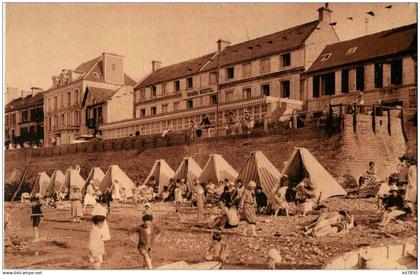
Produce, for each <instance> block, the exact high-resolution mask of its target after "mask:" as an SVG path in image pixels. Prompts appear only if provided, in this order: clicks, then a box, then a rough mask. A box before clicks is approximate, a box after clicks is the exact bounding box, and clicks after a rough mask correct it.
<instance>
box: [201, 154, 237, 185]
mask: <svg viewBox="0 0 420 275" xmlns="http://www.w3.org/2000/svg"><path fill="white" fill-rule="evenodd" d="M237 177H238V172H236V171H235V169H233V167H232V166H230V164H229V163H228V162H227V161H226V160H225V159H224V158H223V157H222V156H221V155H219V154H211V155H210V158H209V160H208V161H207V163H206V165H205V166H204V168H203V171H202V172H201V175H200V182H204V183H207V182H208V181H209V180H210V179H211V180H212V181H213V182H214V183H216V184H217V182H219V181H221V180H224V179H228V180H229V181H235V179H236V178H237Z"/></svg>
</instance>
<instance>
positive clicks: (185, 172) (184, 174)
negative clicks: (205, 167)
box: [173, 157, 201, 190]
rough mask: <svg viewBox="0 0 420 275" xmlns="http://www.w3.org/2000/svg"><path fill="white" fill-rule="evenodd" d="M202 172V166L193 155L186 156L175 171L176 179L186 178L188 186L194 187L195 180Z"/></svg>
mask: <svg viewBox="0 0 420 275" xmlns="http://www.w3.org/2000/svg"><path fill="white" fill-rule="evenodd" d="M200 174H201V168H200V166H198V164H197V163H196V162H195V160H194V159H193V158H192V157H186V158H184V159H183V160H182V161H181V163H180V164H179V166H178V169H176V171H175V175H174V177H173V179H174V180H177V179H185V180H186V182H187V186H188V188H190V190H191V189H192V186H193V184H194V180H195V179H198V178H199V177H200Z"/></svg>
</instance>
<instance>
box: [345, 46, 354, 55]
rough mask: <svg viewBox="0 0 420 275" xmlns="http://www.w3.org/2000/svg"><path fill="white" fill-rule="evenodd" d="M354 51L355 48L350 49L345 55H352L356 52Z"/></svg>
mask: <svg viewBox="0 0 420 275" xmlns="http://www.w3.org/2000/svg"><path fill="white" fill-rule="evenodd" d="M356 50H357V47H353V48H350V49H348V51H347V52H346V55H351V54H354V53H355V52H356Z"/></svg>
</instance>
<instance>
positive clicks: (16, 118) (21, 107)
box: [4, 87, 44, 146]
mask: <svg viewBox="0 0 420 275" xmlns="http://www.w3.org/2000/svg"><path fill="white" fill-rule="evenodd" d="M43 104H44V100H43V92H42V89H40V88H36V87H32V88H31V91H30V92H29V94H28V92H25V91H22V92H21V97H19V98H16V99H13V100H12V101H11V102H9V103H8V104H7V105H6V107H5V117H4V119H5V142H6V144H12V145H18V144H19V145H20V146H22V145H23V144H24V143H29V144H32V145H37V146H39V145H41V144H42V140H43V138H44V112H43Z"/></svg>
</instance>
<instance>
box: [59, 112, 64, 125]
mask: <svg viewBox="0 0 420 275" xmlns="http://www.w3.org/2000/svg"><path fill="white" fill-rule="evenodd" d="M60 125H64V114H61V116H60Z"/></svg>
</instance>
